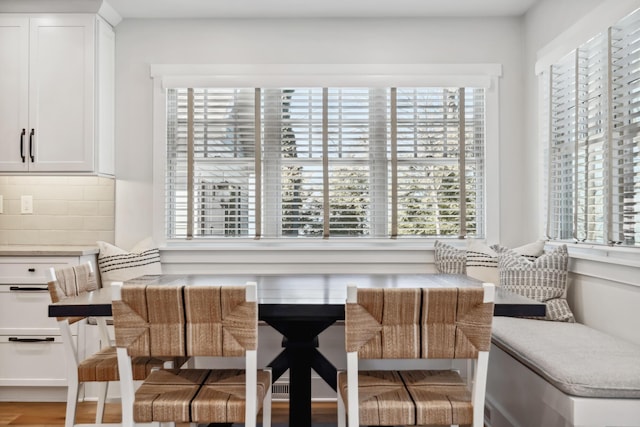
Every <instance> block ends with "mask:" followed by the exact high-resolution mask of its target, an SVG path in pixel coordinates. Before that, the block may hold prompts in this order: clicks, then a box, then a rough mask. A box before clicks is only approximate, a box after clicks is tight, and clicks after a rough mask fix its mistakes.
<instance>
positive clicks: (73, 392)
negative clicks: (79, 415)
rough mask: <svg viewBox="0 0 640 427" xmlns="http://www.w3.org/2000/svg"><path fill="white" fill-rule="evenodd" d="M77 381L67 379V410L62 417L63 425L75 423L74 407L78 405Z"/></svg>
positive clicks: (70, 425)
mask: <svg viewBox="0 0 640 427" xmlns="http://www.w3.org/2000/svg"><path fill="white" fill-rule="evenodd" d="M78 390H79V389H78V382H77V381H69V386H68V388H67V412H66V414H65V418H64V426H65V427H73V425H74V424H75V423H76V407H77V406H78Z"/></svg>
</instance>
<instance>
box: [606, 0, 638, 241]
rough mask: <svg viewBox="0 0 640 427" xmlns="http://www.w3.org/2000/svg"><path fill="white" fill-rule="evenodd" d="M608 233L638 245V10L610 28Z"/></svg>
mask: <svg viewBox="0 0 640 427" xmlns="http://www.w3.org/2000/svg"><path fill="white" fill-rule="evenodd" d="M611 34H612V36H611V38H612V49H611V51H612V54H611V55H612V74H613V76H612V86H613V101H612V103H613V105H612V110H613V111H612V119H613V126H612V127H613V129H612V140H611V165H612V168H611V182H612V186H611V193H612V194H611V199H612V204H611V205H612V213H611V236H610V240H611V241H612V242H616V243H622V244H625V245H636V246H638V245H640V12H638V11H636V12H635V13H634V14H632V15H630V16H629V17H628V18H627V19H625V20H623V21H621V22H620V23H619V25H615V26H614V27H613V28H612V30H611Z"/></svg>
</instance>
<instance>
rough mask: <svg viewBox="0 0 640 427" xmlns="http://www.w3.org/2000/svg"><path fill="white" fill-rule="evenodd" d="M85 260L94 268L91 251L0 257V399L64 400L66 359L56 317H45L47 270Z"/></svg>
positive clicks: (46, 308)
mask: <svg viewBox="0 0 640 427" xmlns="http://www.w3.org/2000/svg"><path fill="white" fill-rule="evenodd" d="M87 261H91V262H92V263H93V265H94V269H95V267H96V255H94V254H91V255H78V256H17V257H14V256H0V401H28V400H38V401H58V400H62V401H64V400H65V398H66V386H67V379H66V378H67V374H66V361H65V357H64V349H63V344H62V338H61V336H60V331H59V329H58V324H57V322H56V319H55V318H50V317H48V306H49V304H50V302H51V299H50V297H49V291H48V289H47V277H48V276H47V271H48V269H49V268H51V267H54V268H59V267H63V266H69V265H78V264H80V263H83V262H87ZM94 271H97V270H94ZM74 339H77V334H75V335H74ZM81 348H84V347H81ZM80 356H82V355H80Z"/></svg>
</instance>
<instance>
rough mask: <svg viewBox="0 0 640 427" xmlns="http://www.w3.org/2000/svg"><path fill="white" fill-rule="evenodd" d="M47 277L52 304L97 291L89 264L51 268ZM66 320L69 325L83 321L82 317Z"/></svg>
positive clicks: (94, 277)
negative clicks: (48, 278)
mask: <svg viewBox="0 0 640 427" xmlns="http://www.w3.org/2000/svg"><path fill="white" fill-rule="evenodd" d="M49 276H50V280H49V283H48V288H49V295H50V296H51V302H53V303H56V302H58V301H60V300H63V299H65V298H68V297H72V296H78V295H81V294H83V293H86V292H90V291H94V290H96V289H98V282H97V280H96V275H95V273H94V271H93V266H92V265H91V263H89V262H87V263H84V264H80V265H74V266H69V267H62V268H57V269H54V268H51V270H50V272H49ZM64 319H65V318H63V317H58V320H64ZM66 319H68V320H69V323H70V324H71V323H75V322H77V321H79V320H82V319H84V317H70V318H66Z"/></svg>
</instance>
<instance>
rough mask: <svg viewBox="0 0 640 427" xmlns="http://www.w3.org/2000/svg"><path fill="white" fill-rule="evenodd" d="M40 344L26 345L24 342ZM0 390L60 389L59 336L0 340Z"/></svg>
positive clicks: (61, 359) (62, 363)
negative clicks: (8, 388)
mask: <svg viewBox="0 0 640 427" xmlns="http://www.w3.org/2000/svg"><path fill="white" fill-rule="evenodd" d="M38 339H41V340H44V341H38V342H28V341H25V340H38ZM0 360H1V361H2V363H0V386H64V385H66V384H67V379H66V378H67V371H66V367H65V356H64V346H63V344H62V341H61V338H60V337H59V336H51V335H38V336H25V335H10V336H0Z"/></svg>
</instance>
